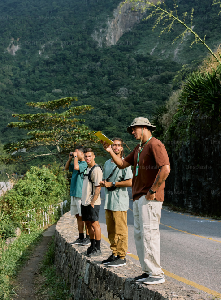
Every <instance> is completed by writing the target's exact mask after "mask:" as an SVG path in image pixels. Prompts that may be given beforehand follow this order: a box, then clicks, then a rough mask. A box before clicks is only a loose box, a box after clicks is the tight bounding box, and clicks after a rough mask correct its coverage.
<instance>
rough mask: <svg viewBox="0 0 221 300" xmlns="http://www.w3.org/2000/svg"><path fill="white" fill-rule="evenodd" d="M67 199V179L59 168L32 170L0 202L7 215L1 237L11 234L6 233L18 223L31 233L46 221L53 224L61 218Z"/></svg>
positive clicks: (2, 211)
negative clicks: (62, 205)
mask: <svg viewBox="0 0 221 300" xmlns="http://www.w3.org/2000/svg"><path fill="white" fill-rule="evenodd" d="M66 196H67V180H66V178H65V174H64V171H63V170H61V168H60V167H59V166H57V165H52V166H48V167H46V166H43V167H42V168H39V167H35V166H33V167H31V169H30V171H28V172H27V173H26V175H25V177H24V178H23V179H21V180H19V181H18V182H17V183H16V184H15V185H14V187H13V189H11V190H10V191H8V192H7V193H6V194H5V195H4V196H3V197H1V199H0V212H1V214H4V216H5V217H4V222H3V223H2V224H5V225H2V227H0V235H1V236H6V235H8V234H6V232H9V231H10V230H9V228H12V227H13V226H15V224H22V226H23V228H27V229H28V230H29V231H30V230H34V229H37V228H39V226H40V225H43V221H44V223H47V224H48V223H53V222H54V221H55V220H56V219H57V218H58V217H59V209H58V208H57V207H58V204H59V203H60V202H62V201H63V200H65V197H66ZM43 214H44V215H43ZM45 214H47V220H46V215H45ZM6 216H7V217H6ZM49 216H50V220H48V218H49ZM9 220H10V222H9ZM13 224H14V225H13ZM3 226H5V227H3ZM7 228H8V229H7ZM1 232H2V233H1Z"/></svg>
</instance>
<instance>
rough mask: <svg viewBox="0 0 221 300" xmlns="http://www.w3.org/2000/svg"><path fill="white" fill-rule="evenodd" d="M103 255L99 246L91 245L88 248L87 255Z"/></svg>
mask: <svg viewBox="0 0 221 300" xmlns="http://www.w3.org/2000/svg"><path fill="white" fill-rule="evenodd" d="M99 255H101V250H98V249H97V248H92V247H91V246H90V247H89V248H88V249H87V256H89V257H91V256H99Z"/></svg>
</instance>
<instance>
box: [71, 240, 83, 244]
mask: <svg viewBox="0 0 221 300" xmlns="http://www.w3.org/2000/svg"><path fill="white" fill-rule="evenodd" d="M82 243H83V239H80V238H78V239H76V241H75V242H73V243H71V244H74V245H81V244H82Z"/></svg>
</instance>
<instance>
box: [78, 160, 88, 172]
mask: <svg viewBox="0 0 221 300" xmlns="http://www.w3.org/2000/svg"><path fill="white" fill-rule="evenodd" d="M86 169H87V163H86V161H82V162H80V163H79V172H80V173H84V171H85V170H86Z"/></svg>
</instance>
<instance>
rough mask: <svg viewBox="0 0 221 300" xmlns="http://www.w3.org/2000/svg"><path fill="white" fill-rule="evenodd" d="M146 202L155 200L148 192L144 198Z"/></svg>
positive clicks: (153, 195)
mask: <svg viewBox="0 0 221 300" xmlns="http://www.w3.org/2000/svg"><path fill="white" fill-rule="evenodd" d="M145 198H146V200H149V201H151V200H154V199H155V194H151V193H150V192H149V191H148V192H147V194H146V196H145Z"/></svg>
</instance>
